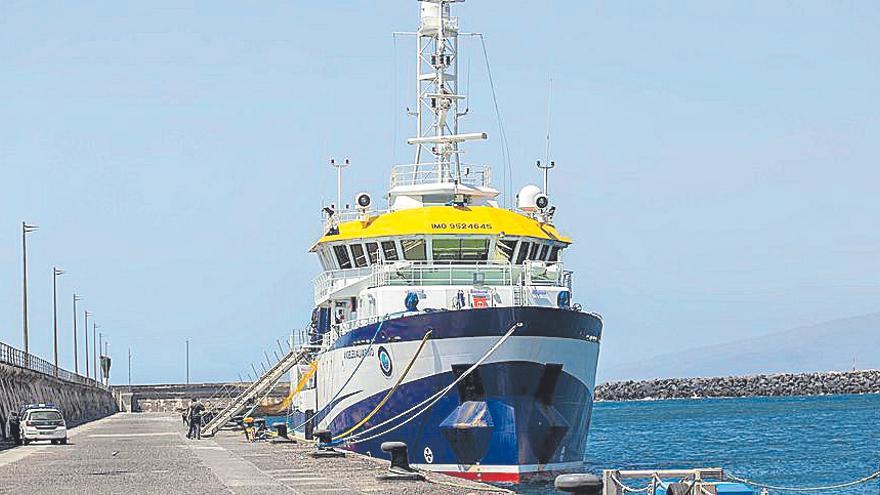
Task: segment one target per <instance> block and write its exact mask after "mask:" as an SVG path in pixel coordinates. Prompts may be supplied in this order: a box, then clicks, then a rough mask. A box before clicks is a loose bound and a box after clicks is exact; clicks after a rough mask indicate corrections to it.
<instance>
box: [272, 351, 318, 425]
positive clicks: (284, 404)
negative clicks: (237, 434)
mask: <svg viewBox="0 0 880 495" xmlns="http://www.w3.org/2000/svg"><path fill="white" fill-rule="evenodd" d="M316 371H318V362H317V361H312V362H311V364H309V369H308V370H307V371H306V372H305V373H303V376H302V377H301V378H300V379H299V382H297V384H296V387H295V388H294V389H293V390H291V391H290V393H289V394H287V397H285V398H284V400H283V401H281V402H280V403H278V404H276V405H274V406H269V407H265V408H264V409H265V410H267V411H268V412H271V413H273V414H274V413H280V412H282V411H283V410H285V409H289V408H290V404H291V403H292V402H293V398H294V397H296V396H297V395H298V394H299V393H300V392H302V389H304V388H305V386H306V384H307V383H308V382H309V379H310V378H312V375H314V374H315V372H316Z"/></svg>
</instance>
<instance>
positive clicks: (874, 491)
mask: <svg viewBox="0 0 880 495" xmlns="http://www.w3.org/2000/svg"><path fill="white" fill-rule="evenodd" d="M712 466H718V467H723V468H725V469H726V470H729V471H730V472H732V473H734V474H736V475H738V476H741V477H746V478H750V479H753V480H756V481H761V482H765V483H769V484H773V485H782V486H816V485H826V484H834V483H840V482H846V481H850V480H853V479H856V478H860V477H863V476H866V475H868V474H871V473H873V472H875V471H877V470H878V469H880V395H864V396H830V397H804V398H759V399H702V400H673V401H643V402H617V403H599V404H596V407H595V409H594V412H593V424H592V428H591V430H590V437H589V441H588V447H587V453H586V469H587V470H588V471H592V472H596V473H598V472H600V471H601V470H602V469H604V468H621V469H645V468H659V469H671V468H689V467H712ZM525 491H526V493H533V494H537V493H554V491H553V490H552V489H551V487H550V486H548V485H546V484H545V485H533V486H530V487H527V490H525ZM780 493H781V492H780ZM823 493H833V494H835V495H840V494H844V493H846V494H852V495H867V494H871V495H878V494H880V486H878V482H877V481H876V480H875V481H873V482H871V483H869V484H867V485H862V486H861V487H857V488H849V489H846V490H840V491H836V492H823Z"/></svg>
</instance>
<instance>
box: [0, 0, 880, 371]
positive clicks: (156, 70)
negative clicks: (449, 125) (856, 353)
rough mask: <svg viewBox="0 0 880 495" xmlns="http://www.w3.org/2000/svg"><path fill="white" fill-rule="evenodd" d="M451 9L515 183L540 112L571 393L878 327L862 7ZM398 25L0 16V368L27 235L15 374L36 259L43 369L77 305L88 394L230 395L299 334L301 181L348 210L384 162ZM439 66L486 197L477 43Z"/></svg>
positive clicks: (313, 200) (875, 134)
mask: <svg viewBox="0 0 880 495" xmlns="http://www.w3.org/2000/svg"><path fill="white" fill-rule="evenodd" d="M454 8H455V11H456V14H457V15H459V16H460V17H461V23H462V26H463V29H464V30H466V31H471V32H481V33H484V34H485V37H486V38H485V39H486V44H487V47H488V53H489V60H490V65H491V70H492V76H493V78H494V82H495V89H496V96H497V99H498V104H499V108H500V113H501V116H502V124H503V128H504V130H505V132H506V134H507V137H508V142H509V153H510V168H511V172H510V178H511V182H512V184H513V188H514V189H515V190H517V189H519V188H520V187H521V186H523V185H525V184H528V183H538V182H539V181H540V175H539V173H538V171H537V169H536V168H535V166H534V163H535V160H537V159H543V158H544V150H545V139H546V134H547V129H548V124H547V121H548V119H547V116H548V106H549V108H550V112H549V113H550V116H551V117H550V126H549V128H550V129H551V136H552V138H551V143H552V147H551V157H552V159H553V160H555V161H556V163H557V167H556V168H555V169H554V170H553V171H552V173H551V176H550V187H549V189H550V190H549V193H550V197H551V199H552V201H553V203H554V204H556V205H557V206H558V212H557V215H556V217H555V220H556V224H557V226H558V227H559V228H560V230H562V231H563V232H564V233H566V234H567V235H570V236H571V237H573V238H574V239H575V245H574V248H573V249H570V250H568V252H567V259H566V262H567V264H568V268H570V269H573V270H575V298H574V299H575V301H576V302H580V303H581V304H582V305H583V306H584V307H585V308H587V309H589V310H592V311H596V312H598V313H600V314H602V315H603V317H604V321H605V333H604V340H603V349H602V356H601V361H600V376H601V366H602V364H601V363H603V362H621V361H628V362H631V361H633V360H636V359H639V358H642V357H644V358H645V359H650V356H652V355H656V354H660V353H663V352H670V351H674V350H676V349H681V348H683V347H693V346H696V345H709V344H715V343H721V342H726V341H730V340H735V339H738V338H742V337H749V336H755V335H761V334H763V333H767V332H771V331H776V330H782V329H785V328H790V327H795V326H798V325H807V324H811V323H816V322H820V321H823V320H830V319H834V318H839V317H845V316H851V315H857V314H862V313H869V312H873V311H877V310H878V309H880V276H878V275H880V228H878V227H880V222H878V218H880V195H878V184H880V171H878V164H880V159H878V156H880V103H878V98H877V90H878V88H880V51H878V50H877V48H876V47H877V46H880V4H878V3H877V2H870V1H862V2H830V1H829V2H817V1H804V2H759V1H738V2H700V1H681V2H659V1H644V2H593V1H561V0H554V1H552V2H537V3H526V2H522V3H520V2H501V1H495V0H482V1H478V0H469V1H467V2H465V3H463V4H456V5H455V7H454ZM416 26H417V4H416V2H414V1H412V0H383V1H382V2H376V1H366V0H364V1H347V2H314V1H310V2H304V1H299V0H292V1H287V2H274V1H264V2H256V3H254V2H234V1H218V0H212V1H210V2H207V1H204V2H189V1H179V0H174V1H165V0H156V1H152V2H139V3H134V2H110V1H97V0H96V1H92V2H52V1H49V2H40V3H36V2H28V1H17V0H4V1H3V2H2V9H0V341H2V342H6V343H9V344H11V345H14V346H21V327H22V324H21V270H22V267H21V238H20V235H21V234H20V229H21V226H20V223H21V222H22V221H28V222H31V223H35V224H38V225H39V226H40V230H39V231H37V232H35V233H33V234H30V235H29V238H28V242H29V245H28V250H29V277H30V289H29V294H30V311H29V314H30V331H31V349H32V351H33V352H35V353H36V354H38V355H40V356H43V357H45V358H49V357H50V356H51V354H52V276H51V273H52V266H58V267H60V268H63V269H65V270H67V273H66V274H64V275H63V276H61V277H60V278H59V279H58V282H59V303H58V307H59V332H60V345H61V351H60V352H61V365H62V366H63V367H65V368H72V367H73V365H72V361H73V351H72V344H71V341H72V308H71V301H70V299H71V294H72V293H73V292H74V291H76V292H77V293H79V294H82V296H83V298H84V300H83V302H82V303H81V305H80V308H81V309H83V308H85V309H88V310H89V311H90V312H93V313H94V315H95V316H94V321H96V322H97V323H98V324H99V325H101V327H100V328H99V329H98V331H100V332H103V333H105V334H106V335H107V338H108V339H109V342H110V354H111V355H112V356H113V357H114V359H115V362H114V367H113V371H112V372H111V376H112V381H113V382H114V383H125V382H127V379H128V377H127V366H126V355H127V350H128V349H129V348H131V349H132V354H133V359H132V381H133V382H135V383H151V382H152V383H156V382H182V381H184V380H185V379H186V375H185V350H184V349H185V340H186V339H191V342H192V344H191V351H190V369H191V371H190V373H191V380H192V381H214V380H234V379H237V377H238V374H239V373H241V374H242V375H244V374H245V372H246V371H247V370H250V363H257V362H259V361H260V359H262V356H263V353H264V351H267V352H269V353H270V354H271V351H272V349H273V348H277V345H276V343H275V342H276V340H283V339H284V338H285V336H286V335H287V334H288V333H289V332H290V331H291V330H293V329H296V328H303V327H304V326H305V325H306V324H307V322H308V318H309V312H310V310H311V304H312V302H313V301H312V288H311V280H312V279H313V278H314V277H315V276H316V275H318V270H319V265H318V262H317V259H316V258H315V256H314V255H313V254H311V253H309V252H308V248H309V246H310V245H311V244H312V243H313V242H314V241H315V240H316V239H317V237H318V236H319V234H320V228H321V223H320V207H321V205H322V204H324V203H329V202H331V201H334V200H335V195H336V188H335V174H334V171H333V169H332V168H331V167H330V166H329V165H328V160H329V159H330V158H331V157H335V158H337V159H342V158H346V157H348V158H350V159H351V161H352V166H351V167H350V168H348V169H346V171H345V176H344V179H343V181H344V195H345V196H346V197H349V198H350V197H353V195H354V194H355V193H356V192H358V191H369V192H371V193H373V195H374V197H377V198H378V197H381V196H382V195H383V194H384V193H385V191H386V189H387V184H388V174H389V172H390V169H391V166H392V165H393V164H395V163H408V162H409V161H411V160H412V151H411V150H410V149H409V148H408V147H407V145H406V144H405V139H406V138H407V137H410V136H412V135H413V134H414V132H415V131H414V129H415V122H414V121H413V120H412V119H411V118H409V117H407V116H406V108H407V106H409V107H412V106H413V105H414V94H413V90H414V86H415V84H414V82H413V78H414V60H413V53H414V51H415V48H414V45H413V40H412V38H406V37H403V38H399V39H397V41H394V39H393V37H392V35H391V33H392V32H394V31H412V30H414V29H415V27H416ZM461 49H462V55H461V57H462V58H461V60H462V73H463V74H469V77H467V81H468V84H467V85H466V86H467V89H468V93H469V95H470V103H469V106H470V114H469V116H468V117H467V118H466V119H465V120H464V121H463V122H462V129H463V130H464V131H467V132H476V131H486V132H487V133H488V134H489V140H488V142H484V143H469V144H468V145H467V147H466V150H467V151H466V152H467V156H466V158H467V159H468V160H469V161H471V162H475V163H487V164H490V165H492V166H493V167H494V168H495V170H496V173H495V176H496V177H500V176H501V171H502V169H503V168H504V167H503V160H502V144H501V141H500V139H499V124H498V121H497V119H496V117H495V113H494V109H493V106H492V93H491V91H490V88H489V85H488V82H487V81H488V78H487V73H486V65H485V61H484V59H483V56H482V50H481V49H480V46H479V44H478V43H477V42H476V41H474V40H473V39H471V40H464V41H462V46H461ZM550 79H552V81H553V82H552V98H549V97H548V86H550V84H549V81H550ZM548 102H549V105H548ZM380 203H381V202H380ZM380 206H381V205H380ZM80 325H82V320H81V316H80ZM80 330H81V328H80ZM80 344H81V342H80ZM81 359H82V358H81ZM257 368H259V365H257Z"/></svg>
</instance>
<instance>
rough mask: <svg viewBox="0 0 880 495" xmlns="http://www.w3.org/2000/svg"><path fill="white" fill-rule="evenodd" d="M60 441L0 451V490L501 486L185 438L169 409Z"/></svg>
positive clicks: (238, 437)
mask: <svg viewBox="0 0 880 495" xmlns="http://www.w3.org/2000/svg"><path fill="white" fill-rule="evenodd" d="M69 438H70V444H69V445H48V444H42V443H40V444H32V445H28V446H26V447H16V448H9V449H7V450H2V451H0V494H6V493H10V494H11V493H14V494H27V493H53V494H56V493H90V494H103V493H123V494H126V493H138V494H162V495H170V494H178V493H180V494H183V493H193V494H195V493H199V494H204V493H211V494H242V495H256V494H273V495H277V494H292V495H318V494H333V493H339V494H345V493H352V494H392V495H394V494H401V495H403V494H406V495H417V494H421V493H432V494H434V493H436V494H448V495H458V494H467V493H476V492H477V491H478V490H479V493H504V490H498V491H485V490H486V489H487V488H489V487H488V486H487V485H481V484H478V483H473V482H469V481H466V480H459V479H457V478H450V477H446V476H442V475H434V474H432V475H430V476H429V479H431V480H433V482H409V481H379V480H377V479H376V475H378V474H382V473H385V472H386V471H387V467H388V465H389V461H386V460H382V461H379V460H377V459H368V458H364V457H360V456H356V455H353V454H348V455H347V456H346V457H345V458H337V459H321V460H317V459H313V458H312V457H311V456H309V455H308V453H309V452H310V451H311V450H313V447H311V446H310V445H308V444H305V443H299V444H292V443H278V444H272V443H269V442H257V443H249V442H246V441H245V439H244V436H243V435H242V433H241V432H238V431H225V430H224V431H221V432H220V433H218V435H217V436H215V437H214V438H205V439H202V440H200V441H195V440H188V439H187V438H186V436H185V429H184V425H183V423H182V421H181V418H180V416H178V415H168V414H160V413H120V414H115V415H113V416H110V417H107V418H104V419H101V420H98V421H95V422H92V423H88V424H86V425H83V426H80V427H77V428H74V429H71V431H70V433H69ZM7 447H8V446H7ZM443 483H453V484H455V485H456V486H450V485H446V484H443Z"/></svg>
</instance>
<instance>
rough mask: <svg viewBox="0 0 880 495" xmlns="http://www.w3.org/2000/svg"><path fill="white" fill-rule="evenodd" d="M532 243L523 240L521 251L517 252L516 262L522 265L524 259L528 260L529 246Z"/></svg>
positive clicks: (520, 246) (520, 245)
mask: <svg viewBox="0 0 880 495" xmlns="http://www.w3.org/2000/svg"><path fill="white" fill-rule="evenodd" d="M530 246H531V243H529V242H526V241H523V242H521V243H519V251H517V253H516V264H517V265H521V264H522V262H523V261H525V260H526V256H527V255H528V254H529V247H530Z"/></svg>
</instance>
